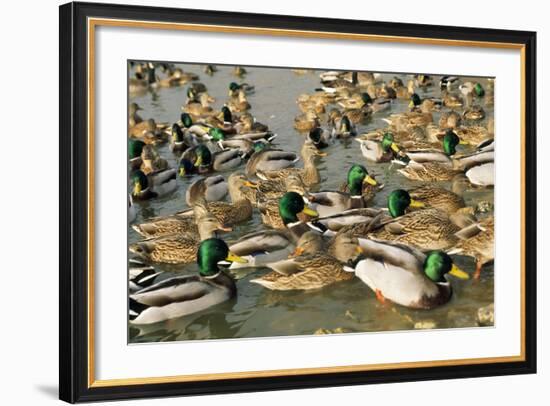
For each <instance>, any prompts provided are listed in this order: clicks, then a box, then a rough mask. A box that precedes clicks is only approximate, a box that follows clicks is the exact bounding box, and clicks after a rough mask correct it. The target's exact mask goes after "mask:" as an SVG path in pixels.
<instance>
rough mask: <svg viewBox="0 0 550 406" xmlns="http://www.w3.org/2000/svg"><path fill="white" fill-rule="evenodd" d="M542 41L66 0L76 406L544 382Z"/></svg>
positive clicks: (65, 352) (68, 313)
mask: <svg viewBox="0 0 550 406" xmlns="http://www.w3.org/2000/svg"><path fill="white" fill-rule="evenodd" d="M535 41H536V34H535V33H534V32H525V31H507V30H494V29H482V28H462V27H441V26H428V25H416V24H398V23H390V22H372V21H356V20H335V19H318V18H309V17H294V16H280V15H260V14H246V13H230V12H214V11H204V10H184V9H167V8H153V7H138V6H121V5H105V4H93V3H69V4H65V5H63V6H61V7H60V238H61V241H60V398H61V399H62V400H65V401H67V402H71V403H74V402H81V401H97V400H112V399H124V398H140V397H159V396H176V395H193V394H211V393H231V392H243V391H263V390H274V389H293V388H308V387H324V386H336V385H356V384H370V383H386V382H402V381H414V380H426V379H448V378H464V377H480V376H491V375H506V374H524V373H534V372H536V141H535V134H536V128H535V122H536V120H535V112H536V100H535V94H536V91H535V80H536V75H535V66H536V63H535V58H536V54H535V52H536V46H535ZM497 133H498V141H497V139H496V134H497Z"/></svg>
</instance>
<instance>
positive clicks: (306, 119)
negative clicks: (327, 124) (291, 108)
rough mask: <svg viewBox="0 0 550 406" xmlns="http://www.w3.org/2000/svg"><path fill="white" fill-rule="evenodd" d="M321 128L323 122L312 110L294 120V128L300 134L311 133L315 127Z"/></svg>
mask: <svg viewBox="0 0 550 406" xmlns="http://www.w3.org/2000/svg"><path fill="white" fill-rule="evenodd" d="M320 126H321V122H320V121H319V117H318V116H317V113H315V111H312V110H308V111H306V112H305V113H304V114H300V115H299V116H298V117H296V118H295V119H294V128H295V129H296V130H298V131H300V132H306V131H311V130H312V129H314V128H315V127H320Z"/></svg>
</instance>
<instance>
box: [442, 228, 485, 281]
mask: <svg viewBox="0 0 550 406" xmlns="http://www.w3.org/2000/svg"><path fill="white" fill-rule="evenodd" d="M457 236H458V237H459V238H460V239H461V240H460V241H459V242H458V243H457V244H456V245H455V246H454V247H453V248H452V249H451V250H449V251H448V254H449V255H466V256H471V257H474V258H475V260H476V271H475V273H474V279H479V276H480V274H481V268H482V267H483V265H485V264H486V263H489V262H491V261H494V259H495V218H494V217H487V218H485V219H483V220H481V221H480V222H478V223H476V224H473V225H471V226H469V227H466V228H464V229H462V230H460V231H459V232H458V233H457Z"/></svg>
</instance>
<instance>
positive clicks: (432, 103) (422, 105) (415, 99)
mask: <svg viewBox="0 0 550 406" xmlns="http://www.w3.org/2000/svg"><path fill="white" fill-rule="evenodd" d="M441 104H442V101H441V100H438V99H435V98H424V99H421V98H420V96H419V95H418V94H417V93H413V94H412V95H411V98H410V101H409V107H410V108H411V109H412V111H419V112H422V113H431V112H433V111H439V110H441Z"/></svg>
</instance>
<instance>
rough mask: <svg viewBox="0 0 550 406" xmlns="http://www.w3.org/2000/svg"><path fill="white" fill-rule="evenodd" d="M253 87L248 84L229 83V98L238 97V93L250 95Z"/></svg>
mask: <svg viewBox="0 0 550 406" xmlns="http://www.w3.org/2000/svg"><path fill="white" fill-rule="evenodd" d="M254 90H255V88H254V86H252V85H249V84H248V83H236V82H231V83H229V97H236V96H238V93H239V92H240V91H242V92H244V93H245V94H251V93H254Z"/></svg>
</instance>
